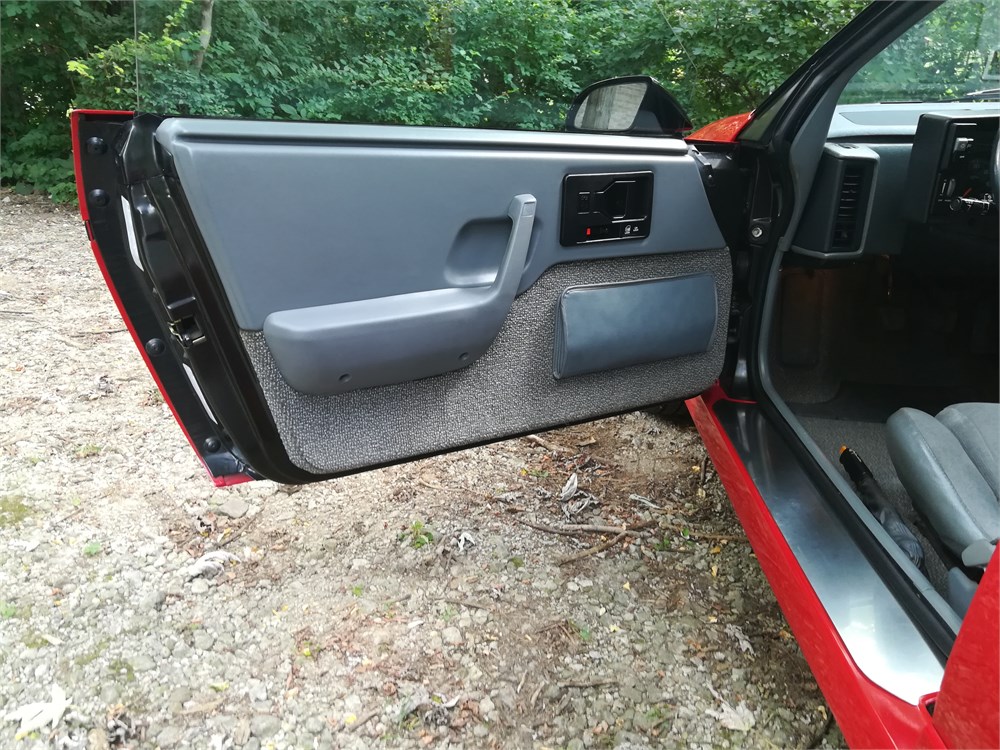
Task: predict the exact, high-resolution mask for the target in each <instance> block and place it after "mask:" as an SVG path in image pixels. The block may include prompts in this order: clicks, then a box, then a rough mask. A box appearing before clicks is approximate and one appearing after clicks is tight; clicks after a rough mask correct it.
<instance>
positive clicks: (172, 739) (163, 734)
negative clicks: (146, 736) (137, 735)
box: [156, 727, 182, 747]
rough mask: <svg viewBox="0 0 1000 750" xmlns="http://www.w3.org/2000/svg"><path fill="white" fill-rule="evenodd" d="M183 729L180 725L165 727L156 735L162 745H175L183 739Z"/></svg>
mask: <svg viewBox="0 0 1000 750" xmlns="http://www.w3.org/2000/svg"><path fill="white" fill-rule="evenodd" d="M181 734H182V733H181V730H180V729H179V728H178V727H164V728H163V729H162V730H160V733H159V734H158V735H156V741H157V743H159V745H160V747H173V746H174V745H176V744H177V743H178V742H180V741H181Z"/></svg>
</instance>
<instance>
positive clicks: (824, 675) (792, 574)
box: [687, 384, 945, 748]
mask: <svg viewBox="0 0 1000 750" xmlns="http://www.w3.org/2000/svg"><path fill="white" fill-rule="evenodd" d="M726 399H727V397H726V394H725V393H724V392H723V390H722V388H720V387H719V386H718V385H717V384H716V385H715V386H714V387H713V388H711V389H709V390H708V391H706V392H705V393H703V394H702V395H700V396H696V397H695V398H692V399H689V400H688V401H687V408H688V411H689V412H690V413H691V417H692V418H693V419H694V423H695V425H696V426H697V428H698V431H699V432H700V433H701V437H702V440H703V441H704V443H705V447H706V448H707V449H708V453H709V456H711V458H712V462H713V464H714V465H715V469H716V471H717V472H718V473H719V478H720V479H721V480H722V484H723V486H724V487H725V488H726V492H727V494H728V495H729V499H730V502H731V503H732V505H733V509H734V510H735V511H736V515H737V516H738V517H739V520H740V523H741V524H742V525H743V529H744V531H745V532H746V535H747V538H748V539H749V541H750V545H751V547H752V548H753V551H754V553H755V554H756V556H757V561H758V562H759V563H760V567H761V570H762V571H763V572H764V575H765V577H766V578H767V580H768V582H769V583H770V585H771V588H772V590H773V591H774V595H775V598H776V599H777V600H778V604H779V605H780V606H781V610H782V612H783V613H784V615H785V619H786V620H787V621H788V624H789V626H790V627H791V629H792V633H793V634H794V635H795V638H796V640H797V641H798V644H799V647H800V648H801V649H802V653H803V655H804V656H805V658H806V661H807V662H808V663H809V667H810V668H811V669H812V672H813V675H814V676H815V678H816V682H817V683H818V684H819V686H820V689H821V690H822V691H823V695H824V697H825V698H826V700H827V702H828V703H829V705H830V708H831V710H832V711H833V714H834V716H835V717H836V719H837V723H838V724H839V726H840V729H841V731H842V732H843V734H844V737H845V739H846V740H847V742H848V744H849V745H850V746H851V747H872V748H876V747H877V748H897V747H898V748H903V747H927V748H943V747H945V745H944V744H943V743H942V742H941V739H940V737H939V736H938V734H937V732H936V730H935V728H934V725H933V723H932V720H931V716H930V714H929V713H928V711H927V709H926V708H925V707H924V706H913V705H910V704H909V703H906V702H905V701H903V700H900V699H899V698H897V697H896V696H894V695H891V694H889V693H888V692H886V691H885V690H883V689H882V688H880V687H878V686H877V685H875V684H874V683H872V682H871V681H870V680H869V679H868V678H867V677H865V675H864V674H863V673H862V672H861V670H859V669H858V667H857V665H856V664H855V663H854V660H853V659H852V658H851V655H850V653H849V652H848V651H847V647H846V646H845V645H844V642H843V640H842V639H841V637H840V634H839V633H838V632H837V629H836V627H835V626H834V624H833V622H832V620H830V617H829V615H828V614H827V612H826V610H825V609H824V608H823V605H822V604H821V603H820V600H819V597H818V596H817V595H816V592H815V591H814V590H813V588H812V585H811V584H810V583H809V579H808V578H807V577H806V575H805V572H804V571H803V570H802V567H801V565H799V562H798V560H797V559H796V557H795V555H794V554H793V553H792V550H791V548H790V547H789V545H788V542H787V541H786V540H785V537H784V536H783V535H782V533H781V530H780V529H779V528H778V525H777V523H776V522H775V520H774V517H773V516H772V515H771V513H770V511H769V510H768V509H767V506H766V504H765V503H764V500H763V498H762V497H761V495H760V492H758V490H757V487H756V486H755V485H754V483H753V480H752V479H751V478H750V475H749V474H748V473H747V469H746V467H745V466H744V465H743V462H742V460H741V459H740V457H739V454H738V453H737V452H736V449H735V448H734V447H733V444H732V443H731V442H730V440H729V437H728V436H727V435H726V433H725V431H724V430H723V428H722V425H721V424H720V423H719V420H718V419H717V418H716V416H715V413H714V411H713V409H712V407H713V405H714V404H715V403H717V402H718V401H721V400H726ZM928 698H930V696H928Z"/></svg>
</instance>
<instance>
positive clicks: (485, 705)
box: [479, 696, 496, 718]
mask: <svg viewBox="0 0 1000 750" xmlns="http://www.w3.org/2000/svg"><path fill="white" fill-rule="evenodd" d="M495 708H496V706H495V705H494V704H493V701H492V700H490V697H489V696H486V697H485V698H483V699H482V700H481V701H479V710H480V711H481V712H482V714H483V716H486V717H487V718H489V715H490V714H491V713H493V711H494V709H495Z"/></svg>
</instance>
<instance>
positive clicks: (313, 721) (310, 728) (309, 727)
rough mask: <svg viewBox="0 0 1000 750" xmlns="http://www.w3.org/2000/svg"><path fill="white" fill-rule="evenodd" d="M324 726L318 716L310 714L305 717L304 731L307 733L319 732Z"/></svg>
mask: <svg viewBox="0 0 1000 750" xmlns="http://www.w3.org/2000/svg"><path fill="white" fill-rule="evenodd" d="M324 728H325V723H324V721H323V720H322V719H321V718H319V717H318V716H310V717H309V718H308V719H306V731H307V732H309V734H321V733H322V732H323V729H324Z"/></svg>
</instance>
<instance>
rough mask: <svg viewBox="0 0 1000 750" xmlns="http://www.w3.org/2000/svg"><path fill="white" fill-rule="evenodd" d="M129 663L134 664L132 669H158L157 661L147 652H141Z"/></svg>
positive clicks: (141, 670)
mask: <svg viewBox="0 0 1000 750" xmlns="http://www.w3.org/2000/svg"><path fill="white" fill-rule="evenodd" d="M129 664H131V665H132V669H133V670H135V671H136V672H148V671H150V670H151V669H156V662H155V661H153V660H152V659H151V658H150V657H148V656H146V655H145V654H139V655H138V656H136V657H134V658H132V659H130V660H129Z"/></svg>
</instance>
